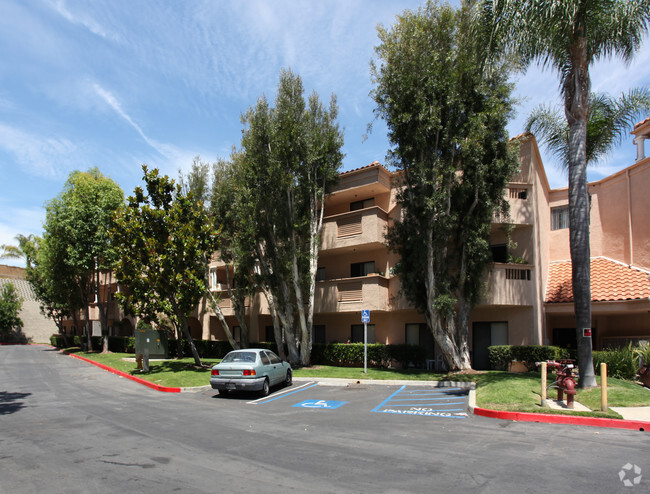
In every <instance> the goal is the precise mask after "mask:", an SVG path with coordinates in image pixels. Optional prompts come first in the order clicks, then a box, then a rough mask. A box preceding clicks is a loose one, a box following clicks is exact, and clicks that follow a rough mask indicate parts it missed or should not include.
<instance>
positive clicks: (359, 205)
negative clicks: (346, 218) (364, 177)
mask: <svg viewBox="0 0 650 494" xmlns="http://www.w3.org/2000/svg"><path fill="white" fill-rule="evenodd" d="M374 205H375V198H374V197H371V198H370V199H364V200H363V201H354V202H351V203H350V211H358V210H359V209H365V208H369V207H372V206H374Z"/></svg>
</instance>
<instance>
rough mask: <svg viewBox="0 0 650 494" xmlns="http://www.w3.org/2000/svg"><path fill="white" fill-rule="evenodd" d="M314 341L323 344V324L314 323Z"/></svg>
mask: <svg viewBox="0 0 650 494" xmlns="http://www.w3.org/2000/svg"><path fill="white" fill-rule="evenodd" d="M314 343H316V344H322V345H324V344H325V343H326V341H325V325H324V324H316V325H314Z"/></svg>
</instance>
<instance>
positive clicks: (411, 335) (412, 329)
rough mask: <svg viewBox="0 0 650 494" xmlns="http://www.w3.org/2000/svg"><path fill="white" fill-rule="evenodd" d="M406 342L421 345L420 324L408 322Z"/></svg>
mask: <svg viewBox="0 0 650 494" xmlns="http://www.w3.org/2000/svg"><path fill="white" fill-rule="evenodd" d="M406 344H407V345H419V344H420V325H419V324H407V325H406Z"/></svg>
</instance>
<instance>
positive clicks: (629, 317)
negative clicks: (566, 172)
mask: <svg viewBox="0 0 650 494" xmlns="http://www.w3.org/2000/svg"><path fill="white" fill-rule="evenodd" d="M633 134H634V136H635V140H634V142H635V143H636V145H637V148H638V150H639V151H638V153H637V161H636V163H634V164H633V165H632V166H630V167H628V168H626V169H625V170H622V171H620V172H618V173H616V174H614V175H612V176H610V177H607V178H605V179H603V180H600V181H598V182H594V183H591V184H590V185H589V192H590V196H591V212H590V215H591V255H592V261H591V263H592V299H593V300H592V302H593V303H592V314H593V323H592V330H593V341H594V346H595V347H596V348H602V347H605V346H608V345H614V344H620V343H623V342H625V341H627V340H630V339H632V340H638V339H650V278H649V276H650V243H649V242H648V239H649V238H650V222H649V221H648V212H649V211H650V194H649V193H648V191H650V158H647V157H645V154H644V150H643V143H644V139H645V137H646V136H648V135H650V119H648V120H645V121H643V122H641V123H639V124H637V125H636V126H635V128H634V131H633ZM516 139H517V140H518V141H519V142H520V165H521V166H520V170H519V173H518V174H517V175H516V176H515V177H514V178H513V180H512V182H511V183H510V184H509V185H508V187H507V189H506V191H505V194H506V198H507V200H508V202H509V204H510V215H509V216H508V217H495V219H494V222H493V224H492V231H491V245H492V252H493V259H494V263H493V264H492V265H491V267H490V269H489V272H488V273H486V275H485V277H486V279H485V292H484V295H483V298H482V301H481V302H480V304H479V305H478V306H477V307H476V308H475V309H474V310H473V312H472V316H471V321H470V339H471V344H472V361H473V365H474V367H475V368H478V369H481V368H487V367H488V354H487V347H488V346H490V345H497V344H513V345H525V344H560V345H563V346H571V345H575V320H574V317H573V296H572V291H571V261H570V253H569V230H568V191H567V189H566V188H562V189H555V190H552V189H551V188H550V187H549V184H548V181H547V178H546V175H545V172H544V167H543V164H542V159H541V156H540V153H539V149H538V146H537V142H536V140H535V138H534V136H533V135H531V134H522V135H520V136H518V137H517V138H516ZM394 179H395V174H394V173H391V172H390V171H389V170H387V169H386V168H384V167H383V166H382V165H381V164H379V163H378V162H374V163H371V164H370V165H368V166H365V167H362V168H358V169H355V170H351V171H347V172H344V173H342V174H341V175H340V180H339V183H338V184H337V185H336V187H335V188H334V190H333V191H332V193H331V194H330V195H329V196H328V197H327V199H326V203H325V218H324V225H323V232H322V244H321V250H320V253H319V260H318V272H317V282H316V301H315V314H314V342H315V343H329V342H347V341H350V342H357V341H362V340H363V324H362V323H361V311H362V310H364V309H366V310H370V314H371V316H370V318H371V322H370V324H369V325H368V330H369V331H368V333H369V334H368V338H369V341H370V342H377V343H386V344H390V343H411V344H420V345H423V346H425V348H426V349H427V353H428V360H430V361H431V362H433V363H437V364H440V363H441V359H440V356H439V352H438V349H437V348H436V345H435V344H434V342H433V338H432V336H431V333H430V332H429V331H428V329H427V327H426V324H425V318H424V315H423V314H420V313H418V312H417V311H416V310H415V309H413V308H412V307H411V306H410V305H409V304H408V302H407V301H406V300H405V299H404V297H402V296H401V295H400V282H399V279H398V278H397V277H396V276H393V275H392V268H393V267H394V266H395V264H396V263H397V262H398V260H399V259H398V258H397V257H396V255H395V254H394V253H391V252H389V251H388V249H387V247H386V244H385V241H384V235H385V232H386V228H387V227H388V226H389V225H390V222H391V221H392V219H393V218H394V217H395V215H396V214H397V211H398V206H397V203H396V192H397V189H396V186H395V180H394ZM225 269H226V268H225V266H224V265H223V263H220V262H218V261H214V262H213V263H211V265H210V285H211V289H212V290H213V291H214V292H215V293H216V294H218V295H220V296H221V302H220V306H221V307H222V310H223V312H224V315H225V316H226V320H227V321H228V322H229V325H230V327H231V328H234V333H235V337H236V338H237V337H238V328H237V322H236V318H235V317H234V314H233V312H232V307H231V304H230V300H229V299H228V296H227V291H226V290H225V281H226V276H225ZM198 314H204V315H202V316H200V317H196V318H193V320H192V322H191V327H192V333H193V336H196V337H202V338H205V339H225V333H224V331H223V329H222V328H221V325H220V324H219V322H218V320H217V318H216V316H215V315H213V314H210V313H209V312H204V311H203V310H200V311H199V313H198ZM247 314H248V321H247V322H248V325H249V331H250V341H272V340H273V329H272V321H271V316H270V314H269V310H268V306H267V304H266V300H265V298H264V296H263V295H262V294H261V293H259V294H257V295H255V296H254V297H252V298H251V300H248V301H247Z"/></svg>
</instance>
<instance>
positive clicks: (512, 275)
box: [480, 263, 536, 306]
mask: <svg viewBox="0 0 650 494" xmlns="http://www.w3.org/2000/svg"><path fill="white" fill-rule="evenodd" d="M535 283H536V271H535V267H534V266H532V265H530V264H525V265H519V264H499V263H496V264H494V265H493V266H492V270H491V271H490V273H489V274H488V280H487V288H486V291H485V295H484V296H483V300H482V301H481V304H480V305H504V306H505V305H509V306H531V305H533V303H534V300H535Z"/></svg>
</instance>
